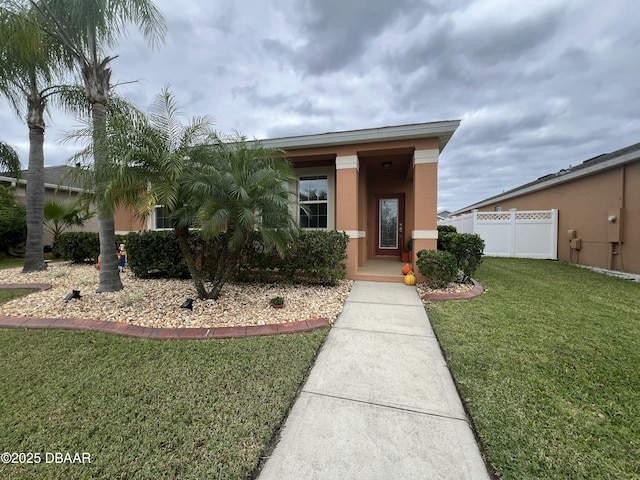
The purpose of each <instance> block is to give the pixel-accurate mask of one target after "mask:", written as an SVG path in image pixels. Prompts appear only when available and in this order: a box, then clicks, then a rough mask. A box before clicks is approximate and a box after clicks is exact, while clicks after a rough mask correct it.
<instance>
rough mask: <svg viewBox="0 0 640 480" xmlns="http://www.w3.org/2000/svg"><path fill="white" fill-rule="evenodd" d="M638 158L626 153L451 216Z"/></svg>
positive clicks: (474, 205)
mask: <svg viewBox="0 0 640 480" xmlns="http://www.w3.org/2000/svg"><path fill="white" fill-rule="evenodd" d="M639 158H640V151H635V152H631V153H627V154H626V155H622V156H621V157H617V158H612V159H611V160H609V161H608V162H604V163H600V164H598V165H593V166H591V167H586V168H582V169H580V170H578V171H575V172H569V173H565V174H564V175H558V176H557V177H554V178H550V179H549V180H546V181H544V182H540V183H536V184H535V185H531V186H529V187H527V188H522V189H519V190H515V191H513V192H511V193H505V194H504V195H499V196H495V197H492V198H488V199H486V200H482V201H481V202H478V203H474V204H473V205H470V206H468V207H465V208H461V209H460V210H457V211H455V212H453V213H452V214H451V215H452V216H453V215H459V214H460V213H462V212H466V211H468V210H473V209H474V208H481V207H484V206H485V205H491V204H492V203H497V202H502V201H504V200H509V199H510V198H515V197H519V196H521V195H525V194H527V193H532V192H537V191H538V190H544V189H545V188H549V187H553V186H555V185H559V184H561V183H565V182H570V181H571V180H577V179H578V178H581V177H585V176H587V175H592V174H594V173H597V172H599V171H601V170H607V169H610V168H613V167H618V166H620V165H624V164H626V163H630V162H632V161H634V160H638V159H639Z"/></svg>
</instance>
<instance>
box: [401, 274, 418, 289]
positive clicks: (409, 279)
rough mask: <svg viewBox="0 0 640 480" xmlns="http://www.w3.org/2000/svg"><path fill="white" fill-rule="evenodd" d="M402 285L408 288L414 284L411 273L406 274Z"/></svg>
mask: <svg viewBox="0 0 640 480" xmlns="http://www.w3.org/2000/svg"><path fill="white" fill-rule="evenodd" d="M404 284H405V285H409V286H410V287H412V286H414V285H415V284H416V276H415V275H414V274H413V272H409V273H407V275H406V277H404Z"/></svg>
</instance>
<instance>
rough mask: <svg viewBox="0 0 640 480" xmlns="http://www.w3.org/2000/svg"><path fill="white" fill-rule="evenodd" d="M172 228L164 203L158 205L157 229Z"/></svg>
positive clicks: (156, 210)
mask: <svg viewBox="0 0 640 480" xmlns="http://www.w3.org/2000/svg"><path fill="white" fill-rule="evenodd" d="M168 228H169V229H170V228H172V227H171V222H170V221H169V215H167V211H166V210H165V209H164V207H163V206H162V205H156V208H155V229H156V230H163V229H168Z"/></svg>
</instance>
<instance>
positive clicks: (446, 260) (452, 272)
mask: <svg viewBox="0 0 640 480" xmlns="http://www.w3.org/2000/svg"><path fill="white" fill-rule="evenodd" d="M417 256H418V260H417V262H416V264H417V266H418V270H419V271H420V273H421V274H422V275H424V276H425V277H426V280H425V282H426V283H427V285H428V286H429V287H432V288H444V287H446V286H447V285H449V283H451V282H453V281H454V280H455V279H456V277H457V276H458V261H457V259H456V257H455V255H453V254H452V253H450V252H445V251H442V250H420V251H419V252H418V254H417Z"/></svg>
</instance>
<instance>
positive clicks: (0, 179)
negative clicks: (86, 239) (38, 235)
mask: <svg viewBox="0 0 640 480" xmlns="http://www.w3.org/2000/svg"><path fill="white" fill-rule="evenodd" d="M73 170H74V167H70V166H68V165H58V166H55V167H45V169H44V188H45V202H46V201H48V200H55V201H58V202H62V201H66V200H69V199H71V200H75V199H76V198H77V197H78V194H79V193H81V192H82V185H81V184H80V183H79V182H78V180H75V179H74V178H73ZM0 185H5V186H9V187H10V188H11V190H12V191H13V194H14V196H15V198H16V200H17V201H18V202H20V203H21V204H22V205H25V206H26V205H27V198H26V186H27V170H22V171H21V172H20V176H19V178H16V177H15V176H11V174H7V173H2V174H0ZM79 230H80V231H87V232H97V231H98V220H97V217H93V218H91V219H89V220H87V221H86V222H85V224H84V226H83V227H70V228H69V229H68V231H79ZM43 240H44V245H51V244H52V241H53V238H52V235H51V234H50V233H49V232H47V231H46V229H45V232H44V235H43Z"/></svg>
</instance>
